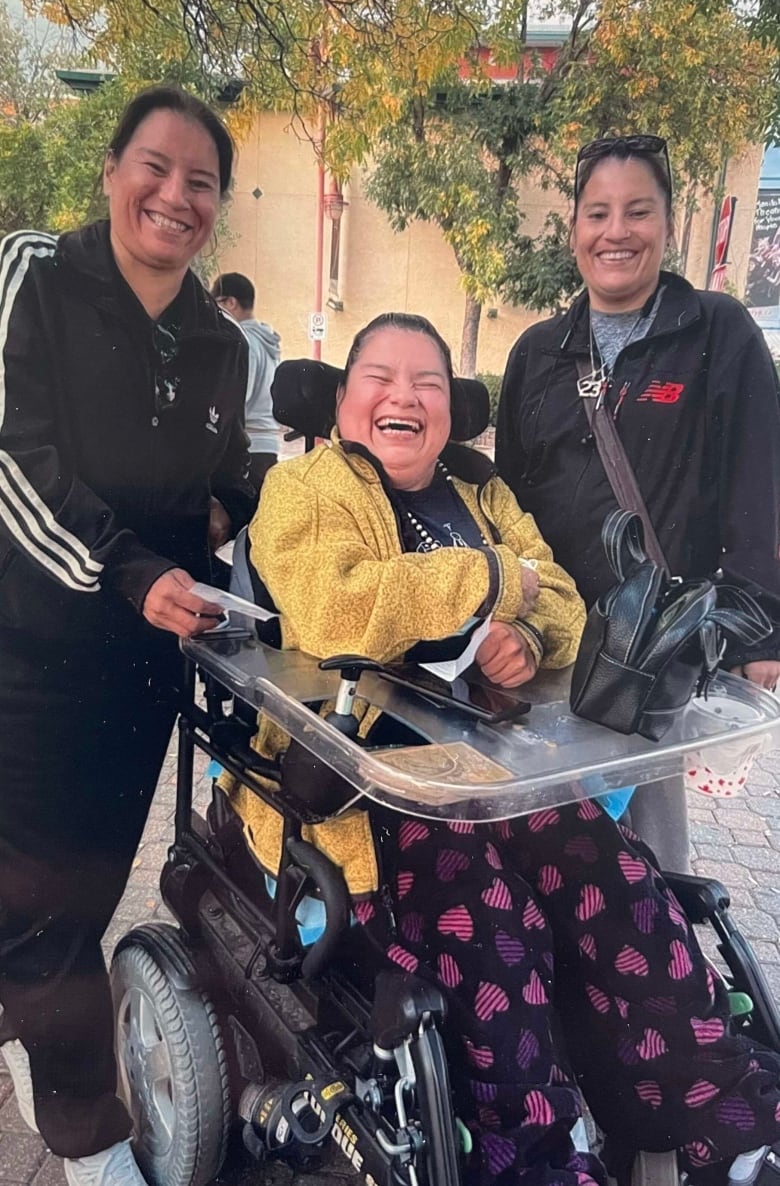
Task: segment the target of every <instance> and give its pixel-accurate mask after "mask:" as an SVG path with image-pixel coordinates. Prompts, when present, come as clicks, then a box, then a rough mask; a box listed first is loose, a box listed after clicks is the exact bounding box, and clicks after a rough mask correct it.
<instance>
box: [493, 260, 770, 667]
mask: <svg viewBox="0 0 780 1186" xmlns="http://www.w3.org/2000/svg"><path fill="white" fill-rule="evenodd" d="M661 283H662V284H663V285H664V286H665V289H664V293H663V297H662V300H661V304H660V308H659V310H658V313H657V315H656V318H655V321H654V322H653V325H652V326H651V329H650V333H649V334H648V335H647V337H646V338H644V339H642V340H641V341H637V342H633V343H631V344H629V345H628V346H627V347H626V348H625V350H623V351H622V353H621V354H620V355H619V356H618V358H617V359H616V361H615V366H614V370H613V375H612V379H611V382H610V385H609V391H608V394H607V400H608V402H609V404H610V405H611V407H612V408H613V409H616V410H617V411H616V424H617V427H618V431H619V433H620V437H621V440H622V442H623V445H624V447H625V449H626V452H627V454H628V457H629V459H630V460H631V463H632V465H633V467H634V470H635V472H636V476H637V479H638V482H639V486H640V489H641V491H642V495H643V497H644V499H645V503H646V505H647V508H648V511H649V513H650V517H651V518H652V520H653V523H654V526H655V528H656V532H657V534H658V537H659V540H660V542H661V546H662V547H663V549H664V552H665V554H666V556H667V559H668V560H669V563H670V567H671V569H672V571H673V572H674V573H675V574H677V575H679V576H683V577H694V576H707V575H712V574H714V573H715V572H717V571H718V570H719V569H722V570H723V572H724V575H725V577H726V578H727V579H730V580H732V581H734V582H736V583H739V584H741V585H742V586H743V587H746V588H748V589H752V590H753V591H754V592H755V591H757V590H758V589H760V590H762V591H763V593H764V596H763V603H764V605H765V608H767V609H768V610H769V611H770V613H771V614H772V616H773V617H774V620H775V622H776V623H777V622H779V621H780V612H778V611H779V609H780V600H779V598H780V565H779V564H778V541H779V538H780V537H779V534H778V528H779V524H778V508H779V507H780V391H779V390H778V382H777V376H776V373H775V369H774V366H773V363H772V360H771V358H770V356H769V352H768V350H767V348H766V345H765V343H764V341H763V338H762V336H761V333H760V331H759V330H758V328H757V327H756V324H755V322H754V321H753V319H752V318H751V317H750V315H749V313H748V312H747V311H746V310H745V309H744V308H743V306H742V305H740V304H739V303H738V302H737V301H735V300H733V299H732V298H731V297H728V296H725V295H724V294H722V293H715V292H698V291H696V290H695V289H694V288H692V287H691V285H690V284H688V282H687V281H686V280H683V279H682V278H681V277H679V276H674V275H671V274H668V273H662V276H661ZM578 358H581V359H585V360H586V361H587V363H588V369H590V348H589V306H588V298H587V294H586V293H583V294H582V295H581V296H579V297H578V298H577V299H576V300H575V302H574V304H573V305H572V306H571V308H570V309H569V310H568V311H567V312H566V313H564V314H563V315H561V316H558V317H553V318H552V319H551V320H549V321H544V322H541V323H540V324H538V325H534V326H532V327H531V328H530V329H528V330H527V331H526V332H525V333H524V334H523V335H522V337H521V338H520V339H519V340H518V341H517V343H516V344H515V346H514V348H513V350H512V352H511V354H510V356H509V361H508V364H507V370H506V375H505V376H504V384H503V389H502V393H501V403H500V407H499V414H498V428H497V432H496V464H497V466H498V471H499V473H500V475H501V477H502V478H504V480H505V481H506V482H507V483H508V484H509V485H510V486H511V487H512V489H513V490H514V492H515V495H516V496H517V499H518V502H519V503H520V505H521V506H522V507H523V509H524V510H526V511H530V512H531V513H532V514H533V515H534V516H535V518H536V521H537V523H538V526H539V528H540V530H541V532H542V535H543V536H544V538H545V539H546V540H547V542H548V543H549V544H550V546H551V547H552V549H553V553H554V555H555V559H556V560H557V561H558V563H559V564H561V565H562V566H563V567H564V568H565V569H566V570H567V571H568V572H569V573H570V574H571V575H572V576H573V577H574V580H575V581H576V583H577V587H578V589H579V591H580V593H581V594H582V596H583V597H584V598H585V601H586V602H587V603H588V604H589V605H590V604H591V603H592V602H593V601H595V600H596V598H597V597H598V596H599V595H600V594H601V593H604V592H605V591H606V590H607V589H609V588H610V587H611V586H612V585H613V584H614V583H615V577H614V575H613V573H612V571H611V569H610V568H609V566H608V564H607V561H606V557H605V555H604V550H603V548H602V546H601V542H600V532H601V526H602V523H603V522H604V519H605V517H606V516H607V514H608V513H609V511H611V510H613V509H614V507H615V506H616V502H615V498H614V495H613V494H612V490H611V487H610V485H609V481H608V479H607V476H606V474H605V472H604V468H603V466H602V464H601V459H600V457H599V454H598V450H597V449H596V445H595V442H594V440H593V438H592V436H591V434H590V432H589V428H588V422H587V419H586V416H585V411H584V409H583V407H582V406H581V399H580V397H579V396H578V395H577V378H578V372H577V359H578ZM779 643H780V637H779V636H778V633H777V631H776V632H775V635H774V637H773V638H772V639H770V640H768V641H767V642H766V643H763V644H762V645H761V647H759V648H758V649H757V650H755V651H751V652H749V653H748V652H744V653H740V654H739V655H737V654H736V653H734V654H733V655H730V656H729V658H730V660H731V661H732V662H734V663H736V662H742V661H745V660H746V659H749V658H753V659H757V658H774V657H777V656H778V655H780V650H779V649H778V644H779Z"/></svg>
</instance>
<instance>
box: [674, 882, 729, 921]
mask: <svg viewBox="0 0 780 1186" xmlns="http://www.w3.org/2000/svg"><path fill="white" fill-rule="evenodd" d="M663 878H664V881H665V882H666V884H667V885H668V886H669V888H670V890H671V891H672V893H673V894H674V896H675V897H676V898H677V901H678V902H679V903H680V905H681V906H682V908H683V910H684V912H685V914H686V915H687V916H688V918H689V919H690V921H691V922H692V923H702V922H706V921H707V920H708V919H710V918H713V917H715V915H720V914H723V913H724V912H725V911H726V910H728V908H729V906H730V905H731V898H730V897H729V892H728V890H727V889H726V887H725V885H722V884H721V882H719V881H716V880H715V879H714V878H713V877H696V876H694V875H693V874H692V873H664V874H663Z"/></svg>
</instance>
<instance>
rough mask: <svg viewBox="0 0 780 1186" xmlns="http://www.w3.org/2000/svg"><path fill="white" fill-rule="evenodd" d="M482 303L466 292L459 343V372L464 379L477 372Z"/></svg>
mask: <svg viewBox="0 0 780 1186" xmlns="http://www.w3.org/2000/svg"><path fill="white" fill-rule="evenodd" d="M481 316H482V305H481V303H480V302H479V301H477V300H475V299H474V297H473V296H471V295H470V294H469V293H466V308H465V312H464V314H463V335H462V337H461V345H460V373H461V375H462V376H463V378H464V379H473V378H474V376H475V375H476V373H477V340H478V338H479V319H480V317H481Z"/></svg>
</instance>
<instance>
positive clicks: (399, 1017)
mask: <svg viewBox="0 0 780 1186" xmlns="http://www.w3.org/2000/svg"><path fill="white" fill-rule="evenodd" d="M446 1011H447V1009H446V1005H445V1003H444V997H443V995H442V993H441V990H440V989H439V988H437V987H436V985H435V984H428V983H427V982H426V981H425V980H418V979H417V977H416V976H411V975H408V974H407V975H404V974H402V973H398V972H380V973H379V975H378V976H377V978H376V991H375V994H374V1007H373V1009H372V1010H371V1019H370V1021H369V1031H370V1033H371V1036H372V1037H373V1039H374V1042H375V1043H376V1045H377V1046H379V1047H380V1048H381V1049H382V1050H392V1049H394V1047H396V1046H399V1045H400V1044H401V1042H403V1041H404V1040H405V1039H406V1038H410V1037H411V1036H412V1034H414V1033H416V1032H417V1030H418V1029H419V1027H420V1022H421V1021H422V1019H423V1017H424V1016H425V1014H426V1013H429V1014H432V1015H433V1016H434V1017H436V1019H437V1020H439V1021H441V1020H443V1019H444V1017H445V1015H446Z"/></svg>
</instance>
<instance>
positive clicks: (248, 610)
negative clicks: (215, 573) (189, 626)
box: [190, 582, 279, 622]
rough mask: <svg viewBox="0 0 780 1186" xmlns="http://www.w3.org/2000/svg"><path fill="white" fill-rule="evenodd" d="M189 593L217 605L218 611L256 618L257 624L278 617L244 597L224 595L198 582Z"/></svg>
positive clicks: (232, 594)
mask: <svg viewBox="0 0 780 1186" xmlns="http://www.w3.org/2000/svg"><path fill="white" fill-rule="evenodd" d="M190 593H195V594H196V595H197V596H198V597H202V598H203V600H204V601H210V602H212V604H213V605H218V606H219V607H220V609H224V610H233V612H234V613H237V614H243V615H244V617H246V618H256V619H257V621H258V622H270V621H271V619H272V618H278V617H279V615H278V614H272V613H271V612H270V610H267V609H263V607H262V606H260V605H255V603H254V602H253V601H247V600H246V599H245V598H244V597H236V595H235V594H234V593H226V592H225V590H224V589H215V588H214V587H213V586H212V585H204V584H201V583H200V582H198V583H196V584H194V585H192V586H191V588H190Z"/></svg>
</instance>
